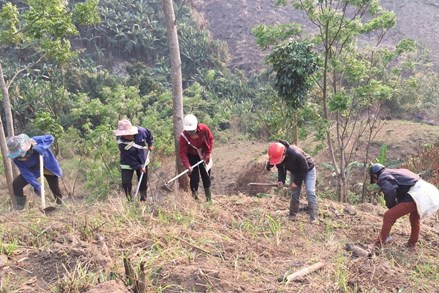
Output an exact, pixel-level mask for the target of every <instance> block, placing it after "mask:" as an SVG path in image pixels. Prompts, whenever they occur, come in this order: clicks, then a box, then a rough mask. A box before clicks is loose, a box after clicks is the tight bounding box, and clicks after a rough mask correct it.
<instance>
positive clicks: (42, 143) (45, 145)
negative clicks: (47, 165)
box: [32, 134, 55, 155]
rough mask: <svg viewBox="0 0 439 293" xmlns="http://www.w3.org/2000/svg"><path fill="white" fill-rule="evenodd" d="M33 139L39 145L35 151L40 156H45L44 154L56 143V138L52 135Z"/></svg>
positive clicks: (35, 147) (34, 147)
mask: <svg viewBox="0 0 439 293" xmlns="http://www.w3.org/2000/svg"><path fill="white" fill-rule="evenodd" d="M32 139H33V140H35V142H36V143H37V144H36V145H35V146H33V149H34V150H35V151H36V152H37V153H39V154H40V155H44V152H45V151H46V150H47V149H49V148H50V147H51V146H52V144H53V142H54V141H55V138H54V137H53V135H51V134H46V135H40V136H34V137H32Z"/></svg>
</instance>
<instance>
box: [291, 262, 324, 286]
mask: <svg viewBox="0 0 439 293" xmlns="http://www.w3.org/2000/svg"><path fill="white" fill-rule="evenodd" d="M324 266H325V263H323V262H318V263H315V264H313V265H311V266H308V267H305V268H303V269H301V270H300V271H297V272H295V273H292V274H289V275H288V276H286V277H285V278H284V281H286V282H285V284H286V285H288V283H289V282H291V281H293V280H295V279H298V278H301V277H303V276H306V275H308V274H309V273H312V272H314V271H317V270H319V269H321V268H323V267H324Z"/></svg>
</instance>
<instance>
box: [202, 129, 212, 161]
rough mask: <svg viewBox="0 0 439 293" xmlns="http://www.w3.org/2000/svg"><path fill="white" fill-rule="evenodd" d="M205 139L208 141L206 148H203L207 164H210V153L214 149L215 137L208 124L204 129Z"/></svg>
mask: <svg viewBox="0 0 439 293" xmlns="http://www.w3.org/2000/svg"><path fill="white" fill-rule="evenodd" d="M204 140H205V142H206V143H205V145H206V149H205V150H203V157H204V160H205V162H206V164H208V163H209V160H210V154H211V153H212V150H213V144H214V139H213V135H212V131H210V129H209V127H207V126H206V127H205V129H204Z"/></svg>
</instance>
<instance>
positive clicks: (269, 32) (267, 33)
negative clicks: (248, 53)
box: [252, 23, 302, 50]
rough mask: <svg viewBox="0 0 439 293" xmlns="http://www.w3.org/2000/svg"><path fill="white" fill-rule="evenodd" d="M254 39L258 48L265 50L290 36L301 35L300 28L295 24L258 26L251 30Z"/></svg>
mask: <svg viewBox="0 0 439 293" xmlns="http://www.w3.org/2000/svg"><path fill="white" fill-rule="evenodd" d="M252 32H253V34H254V35H255V37H256V42H257V44H258V46H259V47H260V48H261V49H263V50H265V49H268V48H269V47H271V46H273V45H275V44H279V43H282V42H283V41H284V40H287V39H288V38H290V37H292V36H298V35H300V34H301V33H302V30H301V26H300V25H299V24H296V23H291V24H279V25H265V24H258V25H257V26H255V27H254V28H253V29H252Z"/></svg>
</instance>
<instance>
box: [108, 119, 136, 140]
mask: <svg viewBox="0 0 439 293" xmlns="http://www.w3.org/2000/svg"><path fill="white" fill-rule="evenodd" d="M113 132H114V135H116V136H124V135H134V134H137V133H139V129H138V128H137V127H136V126H133V125H132V124H131V122H130V121H129V120H127V119H123V120H120V121H119V122H118V123H117V130H114V131H113Z"/></svg>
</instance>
